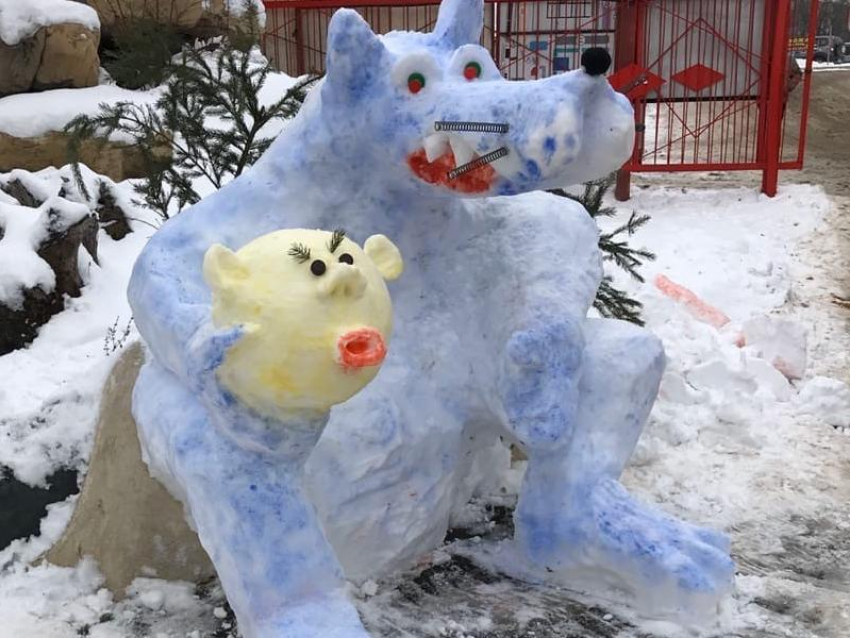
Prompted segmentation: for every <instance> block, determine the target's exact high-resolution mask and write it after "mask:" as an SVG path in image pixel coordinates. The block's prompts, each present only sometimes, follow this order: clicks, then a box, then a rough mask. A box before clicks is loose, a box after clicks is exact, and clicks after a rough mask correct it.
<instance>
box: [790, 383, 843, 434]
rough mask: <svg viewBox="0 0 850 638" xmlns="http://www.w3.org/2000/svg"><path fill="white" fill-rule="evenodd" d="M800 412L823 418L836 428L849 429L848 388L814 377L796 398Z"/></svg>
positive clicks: (841, 384)
mask: <svg viewBox="0 0 850 638" xmlns="http://www.w3.org/2000/svg"><path fill="white" fill-rule="evenodd" d="M797 404H798V405H799V408H800V411H801V412H804V413H806V414H812V415H814V416H816V417H821V418H823V419H824V420H825V421H826V423H828V424H829V425H832V426H834V427H836V428H841V429H850V387H848V386H847V384H846V383H843V382H841V381H838V380H837V379H830V378H828V377H815V378H813V379H812V380H811V381H809V382H808V383H807V384H806V385H805V386H803V389H802V390H801V391H800V394H799V396H798V397H797Z"/></svg>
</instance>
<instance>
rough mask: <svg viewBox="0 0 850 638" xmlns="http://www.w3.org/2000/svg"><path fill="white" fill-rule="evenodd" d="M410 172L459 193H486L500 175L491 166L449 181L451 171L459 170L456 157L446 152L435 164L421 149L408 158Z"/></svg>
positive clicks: (449, 151)
mask: <svg viewBox="0 0 850 638" xmlns="http://www.w3.org/2000/svg"><path fill="white" fill-rule="evenodd" d="M407 163H408V165H409V166H410V170H412V171H413V173H414V174H415V175H416V176H417V177H418V178H419V179H421V180H422V181H425V182H428V183H429V184H436V185H437V186H445V187H446V188H448V189H451V190H453V191H458V192H459V193H486V192H487V191H489V190H490V189H491V188H492V186H493V183H494V182H495V181H496V177H497V176H498V173H496V171H495V169H494V168H493V167H492V166H490V165H489V164H485V165H484V166H481V167H480V168H476V169H474V170H471V171H469V172H468V173H463V174H462V175H458V176H457V177H456V178H454V179H449V171H450V170H452V169H454V168H457V166H456V165H455V156H454V154H453V153H452V152H451V150H448V151H446V152H445V153H443V154H442V155H440V157H438V158H437V159H435V160H434V161H433V162H429V161H428V158H427V157H426V156H425V149H424V148H420V149H419V150H418V151H415V152H413V153H411V154H410V155H408V156H407Z"/></svg>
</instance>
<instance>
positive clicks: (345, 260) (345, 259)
mask: <svg viewBox="0 0 850 638" xmlns="http://www.w3.org/2000/svg"><path fill="white" fill-rule="evenodd" d="M339 263H341V264H348V265H349V266H352V265H354V257H352V256H351V255H349V254H348V253H342V254H341V255H340V256H339Z"/></svg>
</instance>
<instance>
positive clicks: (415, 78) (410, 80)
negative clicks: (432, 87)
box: [407, 73, 425, 93]
mask: <svg viewBox="0 0 850 638" xmlns="http://www.w3.org/2000/svg"><path fill="white" fill-rule="evenodd" d="M424 88H425V76H424V75H422V74H421V73H411V74H410V75H409V76H407V89H408V90H409V91H410V92H411V93H419V91H421V90H422V89H424Z"/></svg>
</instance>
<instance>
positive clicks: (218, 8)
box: [88, 0, 265, 39]
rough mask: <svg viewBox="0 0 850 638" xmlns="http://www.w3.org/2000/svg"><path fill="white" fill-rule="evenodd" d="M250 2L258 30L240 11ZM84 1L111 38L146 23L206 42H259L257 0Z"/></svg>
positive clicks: (261, 16) (260, 14)
mask: <svg viewBox="0 0 850 638" xmlns="http://www.w3.org/2000/svg"><path fill="white" fill-rule="evenodd" d="M247 2H253V3H254V6H255V7H256V8H257V12H258V17H259V21H260V24H259V27H260V29H259V30H257V28H256V25H251V24H250V20H249V19H248V18H247V16H246V12H245V9H244V7H245V6H246V4H247ZM247 2H246V0H170V1H163V0H88V4H89V5H90V6H91V7H92V8H94V9H95V11H97V13H98V16H99V17H100V23H101V28H102V29H103V31H104V33H106V34H108V35H112V34H114V33H116V31H118V30H120V29H121V28H122V27H125V26H126V25H128V24H130V25H132V22H133V21H134V20H139V19H146V20H154V21H155V22H157V23H159V24H162V25H168V26H170V27H172V28H173V29H174V30H175V31H177V32H178V33H182V34H185V35H187V36H191V37H201V38H208V37H214V36H218V35H230V34H233V33H238V34H241V35H246V34H252V33H253V34H254V37H255V39H257V38H259V35H260V32H261V30H262V27H263V25H264V16H265V9H264V8H263V4H262V2H261V1H260V0H247Z"/></svg>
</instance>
